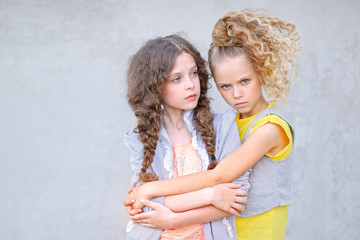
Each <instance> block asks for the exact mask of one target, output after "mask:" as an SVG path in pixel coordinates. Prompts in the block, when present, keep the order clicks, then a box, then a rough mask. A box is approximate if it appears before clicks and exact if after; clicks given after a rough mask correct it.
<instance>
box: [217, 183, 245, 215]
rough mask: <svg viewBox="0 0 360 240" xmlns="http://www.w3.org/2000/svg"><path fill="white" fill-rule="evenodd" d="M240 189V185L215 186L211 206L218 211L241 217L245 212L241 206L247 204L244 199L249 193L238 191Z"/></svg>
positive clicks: (225, 184) (224, 184)
mask: <svg viewBox="0 0 360 240" xmlns="http://www.w3.org/2000/svg"><path fill="white" fill-rule="evenodd" d="M239 187H240V185H239V184H236V183H223V184H218V185H215V186H213V187H212V197H211V204H212V205H213V206H214V207H216V208H218V209H221V210H223V211H225V212H228V213H231V214H233V215H235V216H236V217H240V212H243V211H245V209H244V207H243V206H242V205H241V204H244V205H246V204H247V200H246V199H245V198H244V197H243V196H246V195H247V193H246V192H245V191H244V190H241V189H238V188H239ZM240 203H241V204H240Z"/></svg>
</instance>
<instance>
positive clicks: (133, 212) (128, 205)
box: [124, 199, 142, 216]
mask: <svg viewBox="0 0 360 240" xmlns="http://www.w3.org/2000/svg"><path fill="white" fill-rule="evenodd" d="M134 202H135V200H134V199H126V200H124V206H125V208H126V211H127V213H128V214H129V215H130V216H134V215H136V214H139V213H141V212H142V210H141V209H134V208H133V204H134Z"/></svg>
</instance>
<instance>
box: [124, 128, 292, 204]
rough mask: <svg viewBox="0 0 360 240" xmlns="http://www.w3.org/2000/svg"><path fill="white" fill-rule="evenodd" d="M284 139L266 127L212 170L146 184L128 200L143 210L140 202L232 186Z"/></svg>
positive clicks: (136, 189)
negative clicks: (217, 185)
mask: <svg viewBox="0 0 360 240" xmlns="http://www.w3.org/2000/svg"><path fill="white" fill-rule="evenodd" d="M283 135H284V134H283V129H282V128H281V127H280V126H279V125H277V124H273V123H267V124H265V125H263V126H261V127H259V128H258V129H256V130H255V131H254V132H253V133H252V134H251V135H250V136H249V138H248V139H247V140H246V141H245V143H244V144H243V145H241V146H240V147H239V148H238V149H236V150H235V151H234V152H233V153H231V154H230V155H229V156H227V157H226V158H224V159H223V160H222V161H221V162H220V163H219V164H218V165H217V166H216V168H215V169H213V170H209V171H203V172H198V173H193V174H189V175H185V176H180V177H176V178H173V179H168V180H163V181H154V182H149V183H146V184H143V185H141V186H139V187H136V188H135V189H134V191H133V192H132V193H131V194H130V198H133V199H135V200H136V202H135V204H134V207H135V208H141V207H142V204H141V202H140V200H141V199H151V198H152V197H155V196H167V195H174V194H180V193H186V192H189V191H195V190H198V189H201V188H205V187H210V186H214V185H216V184H219V183H225V182H231V181H233V180H234V179H236V178H237V177H238V176H240V175H242V174H243V173H245V172H246V171H247V170H248V169H250V168H251V167H252V166H253V165H254V164H255V163H256V162H257V161H258V160H259V159H260V158H261V157H262V156H264V155H265V154H266V153H268V152H269V151H271V150H273V149H277V148H279V146H280V145H283V146H285V145H286V143H284V138H283Z"/></svg>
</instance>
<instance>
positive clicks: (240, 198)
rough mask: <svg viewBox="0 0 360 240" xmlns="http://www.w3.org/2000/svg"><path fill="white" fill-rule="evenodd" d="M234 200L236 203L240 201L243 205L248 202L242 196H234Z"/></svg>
mask: <svg viewBox="0 0 360 240" xmlns="http://www.w3.org/2000/svg"><path fill="white" fill-rule="evenodd" d="M235 202H236V203H241V204H244V205H247V203H248V201H247V200H246V198H243V197H235Z"/></svg>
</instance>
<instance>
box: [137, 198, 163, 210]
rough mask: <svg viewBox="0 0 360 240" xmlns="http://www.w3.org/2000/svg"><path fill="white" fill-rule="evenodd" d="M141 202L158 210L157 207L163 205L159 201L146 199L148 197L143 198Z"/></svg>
mask: <svg viewBox="0 0 360 240" xmlns="http://www.w3.org/2000/svg"><path fill="white" fill-rule="evenodd" d="M141 203H142V204H143V205H144V206H147V207H150V208H152V209H154V210H157V209H159V208H161V207H162V206H163V205H161V204H159V203H156V202H152V201H149V200H146V199H143V200H141Z"/></svg>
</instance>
